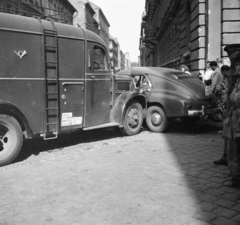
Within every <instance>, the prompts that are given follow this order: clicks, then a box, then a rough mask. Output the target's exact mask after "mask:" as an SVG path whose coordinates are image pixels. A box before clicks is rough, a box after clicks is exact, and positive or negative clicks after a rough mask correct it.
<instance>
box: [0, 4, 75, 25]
mask: <svg viewBox="0 0 240 225" xmlns="http://www.w3.org/2000/svg"><path fill="white" fill-rule="evenodd" d="M0 12H5V13H11V14H17V15H22V16H27V17H39V18H40V19H51V20H52V21H55V22H60V23H68V24H71V23H72V16H71V15H70V13H68V12H63V11H59V10H56V9H52V8H47V7H43V6H40V5H35V4H30V3H25V2H22V1H17V0H1V1H0Z"/></svg>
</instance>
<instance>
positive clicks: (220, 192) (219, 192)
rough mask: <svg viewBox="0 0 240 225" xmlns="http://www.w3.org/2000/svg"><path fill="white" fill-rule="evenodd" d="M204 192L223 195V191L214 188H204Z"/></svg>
mask: <svg viewBox="0 0 240 225" xmlns="http://www.w3.org/2000/svg"><path fill="white" fill-rule="evenodd" d="M204 193H206V194H210V195H214V196H220V195H223V194H224V193H225V192H224V191H221V190H218V189H216V188H209V189H207V190H205V191H204Z"/></svg>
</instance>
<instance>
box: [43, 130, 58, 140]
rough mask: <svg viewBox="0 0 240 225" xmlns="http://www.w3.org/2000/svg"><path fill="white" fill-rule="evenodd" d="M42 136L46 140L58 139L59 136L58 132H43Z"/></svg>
mask: <svg viewBox="0 0 240 225" xmlns="http://www.w3.org/2000/svg"><path fill="white" fill-rule="evenodd" d="M40 136H41V137H43V139H44V140H51V139H56V138H58V132H53V133H45V134H41V135H40Z"/></svg>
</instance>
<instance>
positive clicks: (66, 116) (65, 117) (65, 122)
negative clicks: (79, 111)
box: [61, 113, 72, 126]
mask: <svg viewBox="0 0 240 225" xmlns="http://www.w3.org/2000/svg"><path fill="white" fill-rule="evenodd" d="M61 124H62V126H71V125H72V113H63V114H62V123H61Z"/></svg>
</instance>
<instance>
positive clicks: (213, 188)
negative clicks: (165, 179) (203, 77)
mask: <svg viewBox="0 0 240 225" xmlns="http://www.w3.org/2000/svg"><path fill="white" fill-rule="evenodd" d="M221 130H222V122H209V121H208V122H197V123H187V124H183V123H181V122H180V121H178V120H177V121H174V122H173V123H171V126H170V128H169V130H168V133H166V135H165V137H166V139H167V140H168V144H169V146H170V149H171V152H172V154H173V157H175V158H176V159H177V163H178V166H179V169H180V170H181V171H182V174H183V175H184V177H185V182H186V184H187V187H188V188H189V189H190V190H191V191H192V193H193V194H194V196H195V202H196V204H197V207H198V208H199V209H200V210H201V212H202V213H201V214H200V215H196V218H197V219H199V220H200V221H202V222H199V223H198V224H204V225H205V224H211V225H219V224H226V225H227V224H235V225H238V224H240V216H239V215H240V207H239V205H240V189H236V188H230V187H226V186H225V185H224V183H225V182H226V181H229V180H230V179H231V176H230V172H229V169H228V167H227V166H223V165H214V164H213V161H214V160H217V159H220V158H221V156H222V154H223V143H224V142H223V139H222V138H221ZM179 137H180V138H182V140H181V146H186V148H184V147H183V148H181V147H179V141H175V140H174V138H179ZM188 137H189V139H188ZM194 141H195V144H194V143H193V142H194ZM189 146H192V147H189ZM194 146H196V147H194ZM218 146H219V151H218ZM199 149H200V151H199ZM180 185H181V184H180ZM197 216H198V217H197ZM194 224H195V223H194Z"/></svg>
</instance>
